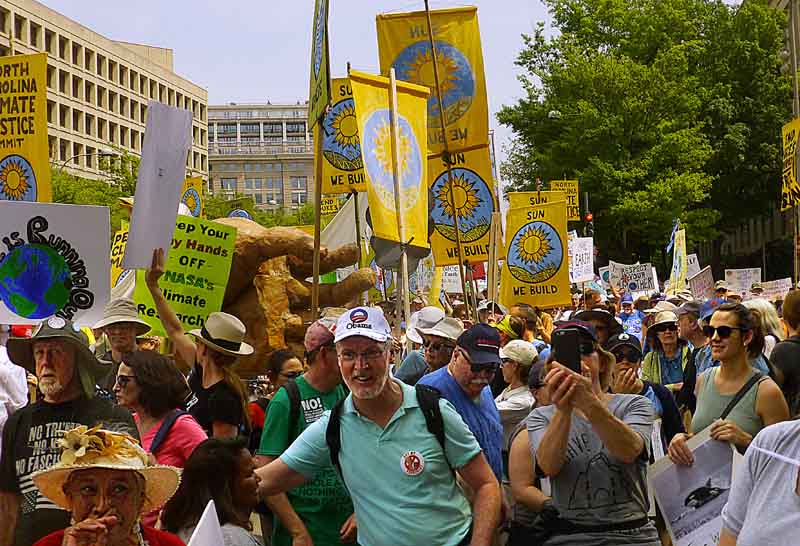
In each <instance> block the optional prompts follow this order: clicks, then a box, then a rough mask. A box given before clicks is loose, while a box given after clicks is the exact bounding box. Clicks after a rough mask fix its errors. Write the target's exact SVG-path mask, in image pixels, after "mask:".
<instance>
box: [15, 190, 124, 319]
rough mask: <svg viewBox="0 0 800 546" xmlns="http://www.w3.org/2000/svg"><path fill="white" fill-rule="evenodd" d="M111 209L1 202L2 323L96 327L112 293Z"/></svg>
mask: <svg viewBox="0 0 800 546" xmlns="http://www.w3.org/2000/svg"><path fill="white" fill-rule="evenodd" d="M109 232H110V227H109V214H108V208H107V207H90V206H79V205H57V204H52V203H31V202H25V201H14V202H12V201H0V240H1V241H2V242H3V245H2V247H0V323H2V324H32V323H38V322H41V321H42V320H44V319H47V318H49V317H52V316H54V315H55V316H59V317H62V318H65V319H70V320H72V321H74V322H75V323H77V324H78V325H81V326H91V325H93V324H94V323H95V322H97V321H98V320H100V318H102V316H103V307H104V306H105V304H106V303H108V300H109V297H110V292H111V286H110V285H111V277H110V275H109V271H110V270H111V262H110V258H109V256H110V252H109V242H110V240H111V235H110V233H109Z"/></svg>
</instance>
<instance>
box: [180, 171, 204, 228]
mask: <svg viewBox="0 0 800 546" xmlns="http://www.w3.org/2000/svg"><path fill="white" fill-rule="evenodd" d="M181 203H183V204H184V205H186V208H188V209H189V214H191V215H192V216H194V217H195V218H205V217H206V204H205V201H204V200H203V179H202V178H200V177H199V176H195V177H192V178H187V179H186V180H184V181H183V190H181Z"/></svg>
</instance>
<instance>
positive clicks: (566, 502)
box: [526, 394, 661, 546]
mask: <svg viewBox="0 0 800 546" xmlns="http://www.w3.org/2000/svg"><path fill="white" fill-rule="evenodd" d="M608 409H609V410H611V413H613V414H614V415H615V416H616V417H617V418H618V419H620V420H621V421H623V422H624V423H625V424H627V425H628V426H629V427H631V428H632V429H633V430H634V431H635V432H636V433H637V434H639V435H640V436H641V437H642V440H643V441H644V445H645V451H644V454H643V456H642V457H640V458H639V459H638V460H637V461H636V462H634V463H631V464H625V463H623V462H622V461H620V460H618V459H617V458H615V457H614V456H613V455H612V454H611V453H610V452H609V451H608V449H606V447H605V446H604V445H603V442H602V441H601V439H600V436H598V434H597V433H596V432H595V431H594V430H593V429H592V425H591V424H590V423H589V422H588V421H587V420H586V419H584V418H583V417H582V416H580V415H579V414H578V412H573V414H572V425H571V428H570V432H569V439H568V441H567V459H566V462H565V463H564V466H563V467H562V468H561V472H560V473H559V474H558V475H557V476H553V477H551V478H550V486H551V493H552V498H553V503H554V504H555V506H556V508H558V511H559V514H560V515H561V517H562V518H564V519H566V520H569V521H570V522H572V523H575V524H578V525H592V526H595V525H613V524H620V523H624V522H629V521H634V520H638V519H642V518H646V517H647V512H648V509H649V506H650V505H649V501H648V497H647V460H648V457H647V454H648V453H649V452H650V429H651V428H652V426H653V418H654V417H653V406H652V404H650V401H649V400H648V399H647V398H645V397H643V396H639V395H635V394H615V395H613V396H612V397H611V400H610V401H609V403H608ZM555 411H556V408H555V406H545V407H542V408H537V409H535V410H533V411H532V412H531V414H530V415H529V416H528V418H527V419H526V423H527V427H528V435H529V438H530V444H531V453H532V454H533V457H534V459H535V457H536V450H537V449H538V447H539V444H540V443H541V441H542V438H543V437H544V434H545V431H546V430H547V426H548V425H549V424H550V421H551V419H552V418H553V415H554V414H555ZM546 544H547V546H557V545H567V544H568V545H570V546H582V545H587V546H617V545H621V544H635V545H640V546H645V545H647V546H650V545H653V546H659V545H660V544H661V542H660V541H659V539H658V533H657V532H656V529H655V527H654V526H653V525H652V523H650V524H647V525H645V526H643V527H640V528H638V529H634V530H630V531H606V532H601V533H580V534H571V535H556V536H553V537H551V538H550V539H549V540H548V541H547V542H546Z"/></svg>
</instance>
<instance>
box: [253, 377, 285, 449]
mask: <svg viewBox="0 0 800 546" xmlns="http://www.w3.org/2000/svg"><path fill="white" fill-rule="evenodd" d="M287 447H289V397H288V396H287V395H286V391H285V390H284V389H278V392H276V393H275V396H273V397H272V400H271V401H270V403H269V405H268V406H267V415H266V417H265V418H264V430H263V431H262V432H261V443H259V445H258V449H257V450H256V455H266V456H269V457H277V456H278V455H280V454H281V453H283V452H284V451H286V448H287Z"/></svg>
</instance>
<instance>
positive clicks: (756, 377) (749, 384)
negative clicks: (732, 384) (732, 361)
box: [709, 372, 766, 419]
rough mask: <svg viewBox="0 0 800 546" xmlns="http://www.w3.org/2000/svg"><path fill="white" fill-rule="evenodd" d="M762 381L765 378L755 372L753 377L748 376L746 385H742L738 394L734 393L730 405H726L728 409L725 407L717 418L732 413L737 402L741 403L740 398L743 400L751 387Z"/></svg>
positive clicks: (722, 417)
mask: <svg viewBox="0 0 800 546" xmlns="http://www.w3.org/2000/svg"><path fill="white" fill-rule="evenodd" d="M709 379H711V378H710V377H709ZM764 379H766V376H765V375H764V374H762V373H761V372H756V373H754V374H753V375H751V376H750V379H748V380H747V383H745V384H744V385H742V388H741V389H739V392H737V393H736V394H735V395H734V396H733V400H731V401H730V403H729V404H728V407H726V408H725V409H724V410H723V411H722V414H721V415H720V416H719V418H720V419H725V418H726V417H727V416H728V414H729V413H730V412H731V411H733V408H735V407H736V405H737V404H738V403H739V402H741V401H742V398H744V395H745V394H747V393H748V392H749V391H750V389H752V388H753V386H754V385H755V384H756V383H760V382H761V381H763V380H764Z"/></svg>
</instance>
